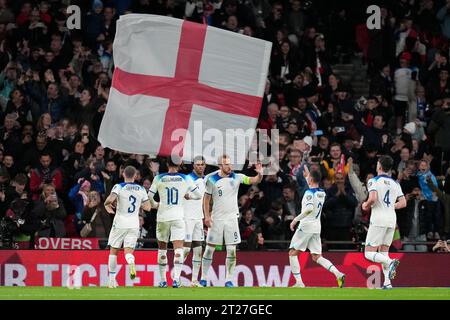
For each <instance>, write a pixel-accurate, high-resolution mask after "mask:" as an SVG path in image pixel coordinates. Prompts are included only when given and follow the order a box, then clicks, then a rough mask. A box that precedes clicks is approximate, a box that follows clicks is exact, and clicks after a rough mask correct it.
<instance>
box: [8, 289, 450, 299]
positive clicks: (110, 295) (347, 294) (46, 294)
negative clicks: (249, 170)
mask: <svg viewBox="0 0 450 320" xmlns="http://www.w3.org/2000/svg"><path fill="white" fill-rule="evenodd" d="M24 299H25V300H36V299H38V300H450V288H394V289H393V290H376V289H375V290H370V289H365V288H343V289H338V288H248V287H247V288H246V287H240V288H179V289H173V288H165V289H161V288H154V287H119V288H117V289H107V288H95V287H83V288H81V289H68V288H64V287H0V300H24Z"/></svg>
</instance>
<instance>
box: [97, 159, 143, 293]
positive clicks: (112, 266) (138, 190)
mask: <svg viewBox="0 0 450 320" xmlns="http://www.w3.org/2000/svg"><path fill="white" fill-rule="evenodd" d="M123 177H124V179H125V182H124V183H120V184H116V185H115V186H114V187H113V188H112V190H111V194H110V195H109V196H108V198H106V200H105V208H106V211H108V212H109V213H110V214H115V217H114V222H113V226H112V228H111V232H110V233H109V239H108V245H109V246H110V254H109V258H108V268H109V285H108V287H110V288H115V287H117V282H116V266H117V254H118V253H119V250H120V248H121V247H122V244H123V247H124V251H125V259H126V261H127V263H128V266H129V270H130V278H131V279H134V278H135V277H136V268H135V264H134V256H133V251H134V248H135V247H136V241H137V239H138V237H139V210H140V208H141V207H142V209H144V210H146V211H148V210H150V209H151V205H150V202H149V201H148V200H149V199H148V196H147V192H146V191H145V189H144V188H143V187H142V186H140V185H138V184H135V183H134V180H135V179H136V169H135V168H134V167H132V166H128V167H126V168H125V170H124V172H123ZM115 202H117V204H116V211H115V212H114V208H113V204H114V203H115Z"/></svg>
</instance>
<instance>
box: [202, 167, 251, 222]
mask: <svg viewBox="0 0 450 320" xmlns="http://www.w3.org/2000/svg"><path fill="white" fill-rule="evenodd" d="M248 179H249V177H247V176H246V175H245V174H241V173H234V172H232V173H230V175H228V176H227V177H221V176H220V175H219V171H216V172H212V173H210V174H209V175H207V176H206V178H205V180H206V190H205V192H206V193H207V194H209V195H211V197H212V200H213V206H212V211H211V220H212V221H218V220H228V219H232V218H235V219H237V218H238V217H239V207H238V199H237V196H238V191H239V186H240V185H241V183H245V184H250V183H249V181H248Z"/></svg>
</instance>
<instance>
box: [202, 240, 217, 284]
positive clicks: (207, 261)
mask: <svg viewBox="0 0 450 320" xmlns="http://www.w3.org/2000/svg"><path fill="white" fill-rule="evenodd" d="M214 250H216V248H215V247H211V246H208V245H207V246H206V249H205V252H204V253H203V258H202V280H206V278H207V276H208V271H209V267H211V263H212V257H213V254H214Z"/></svg>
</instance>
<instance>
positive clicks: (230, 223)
mask: <svg viewBox="0 0 450 320" xmlns="http://www.w3.org/2000/svg"><path fill="white" fill-rule="evenodd" d="M218 164H219V168H220V170H219V171H216V172H213V173H211V174H209V175H207V176H206V178H205V181H206V190H205V195H204V197H203V211H204V214H205V224H206V226H207V227H208V234H207V236H206V244H207V245H206V248H205V252H204V254H203V258H202V278H201V280H200V285H202V286H203V287H206V285H207V280H206V278H207V275H208V271H209V268H210V267H211V263H212V257H213V254H214V250H215V246H216V245H222V244H223V240H224V239H225V245H226V248H227V257H226V282H225V287H233V286H234V285H233V282H232V279H233V272H234V267H235V266H236V245H237V244H238V243H240V242H241V235H240V233H239V224H238V216H239V208H238V204H237V195H238V191H239V186H240V184H241V183H243V184H247V185H250V184H256V183H260V182H261V180H262V166H261V164H256V166H255V171H256V172H257V173H258V175H257V176H256V177H247V176H246V175H244V174H240V173H234V172H233V171H232V169H231V159H230V157H228V156H227V155H223V156H221V157H219V161H218ZM211 199H212V202H213V207H212V212H210V201H211Z"/></svg>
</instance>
